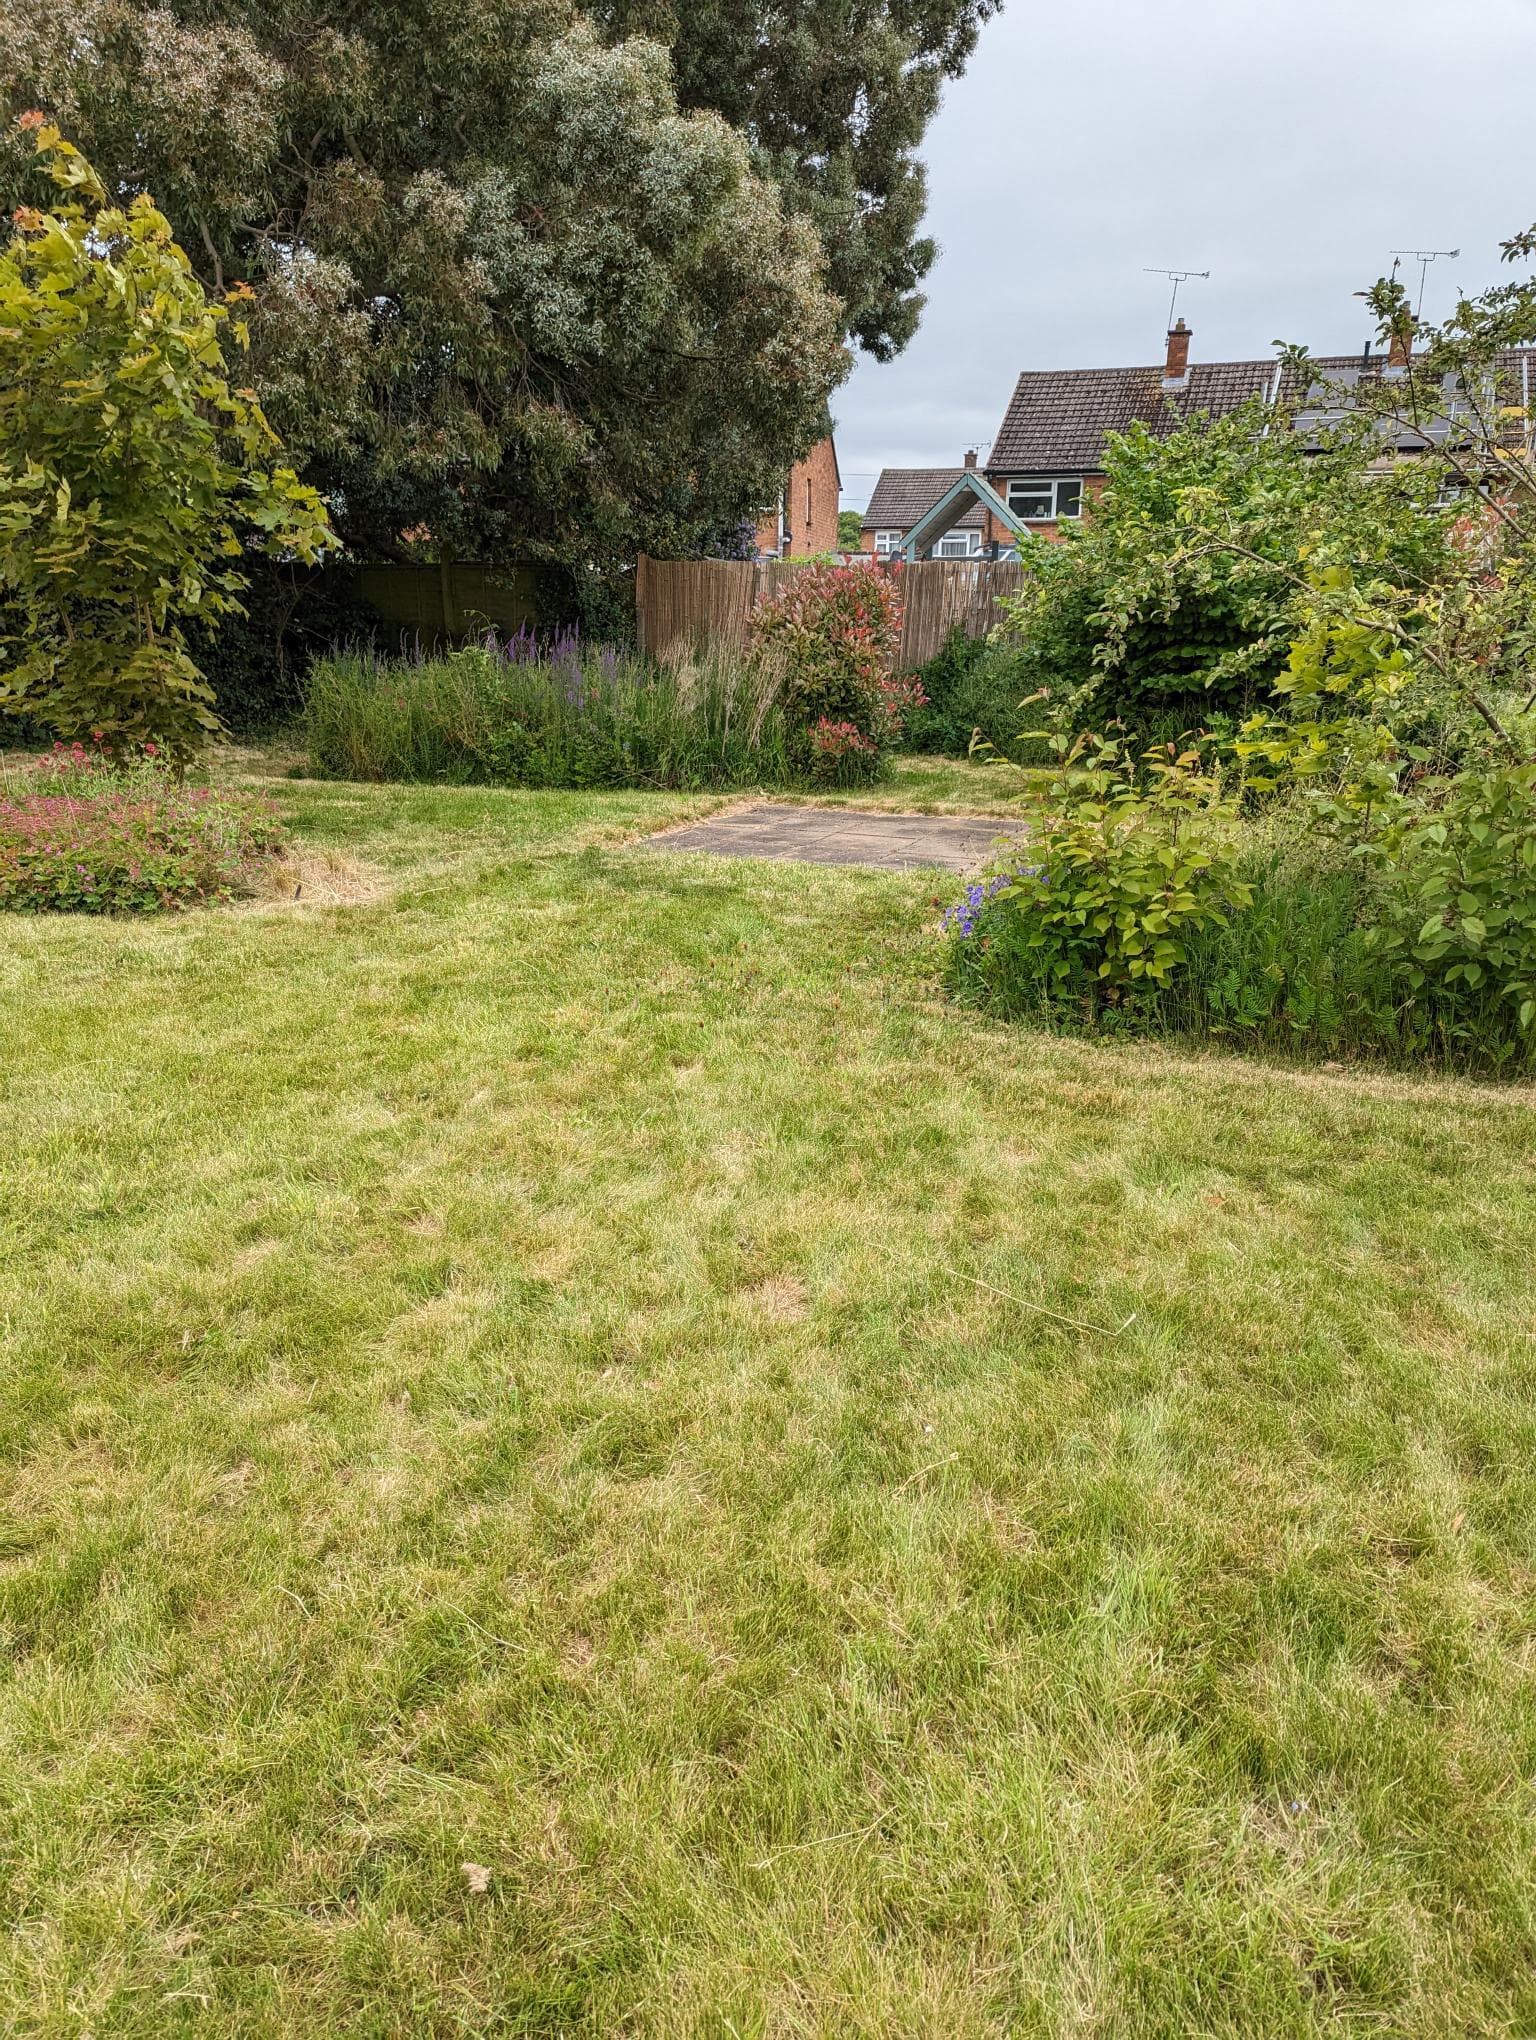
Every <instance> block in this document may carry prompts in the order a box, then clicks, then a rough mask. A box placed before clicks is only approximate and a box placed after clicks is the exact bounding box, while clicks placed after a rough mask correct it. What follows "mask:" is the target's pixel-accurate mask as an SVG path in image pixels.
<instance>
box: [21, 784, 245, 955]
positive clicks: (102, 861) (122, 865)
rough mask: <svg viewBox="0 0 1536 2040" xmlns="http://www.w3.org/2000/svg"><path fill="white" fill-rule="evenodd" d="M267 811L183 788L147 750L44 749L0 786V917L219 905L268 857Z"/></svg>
mask: <svg viewBox="0 0 1536 2040" xmlns="http://www.w3.org/2000/svg"><path fill="white" fill-rule="evenodd" d="M282 840H283V830H282V826H281V824H280V822H279V821H278V819H277V815H276V813H275V811H274V810H273V809H272V808H270V807H269V806H267V805H266V804H264V803H262V802H258V801H254V800H251V799H248V798H244V797H237V796H231V795H228V794H223V793H219V792H215V791H213V790H211V789H209V788H207V787H189V786H187V785H186V784H184V783H183V782H182V781H181V780H179V779H178V778H177V777H176V776H175V775H174V774H173V773H172V772H170V771H169V770H168V769H167V768H166V766H165V764H164V763H163V761H162V760H161V759H160V758H159V757H158V755H157V754H156V751H155V749H154V747H153V746H147V747H146V752H145V754H144V755H142V756H141V757H139V758H138V759H137V760H134V761H133V762H131V763H122V762H119V763H113V762H112V761H111V760H110V759H109V758H108V757H107V756H106V755H105V754H104V752H103V751H102V750H101V749H100V747H94V748H93V750H91V751H88V750H87V749H86V748H85V746H84V745H81V744H74V745H70V746H65V745H63V744H58V745H55V747H54V750H53V752H52V753H51V755H49V756H48V757H45V758H44V759H42V760H41V761H40V763H38V764H37V765H35V766H33V767H31V768H29V769H28V770H27V771H26V772H24V773H12V774H8V775H6V777H5V779H4V780H3V781H0V909H10V910H11V911H13V912H18V913H43V912H49V911H52V912H64V913H84V914H109V913H155V912H158V911H160V910H161V909H163V908H166V907H187V906H193V905H196V904H198V903H200V902H204V901H209V900H219V899H228V898H229V897H231V896H232V895H233V894H234V893H236V892H240V891H242V890H246V889H247V888H248V886H249V883H250V880H251V877H252V874H253V871H254V868H255V867H256V866H257V865H258V864H259V863H260V862H261V860H262V859H263V858H264V857H267V856H269V855H270V854H271V853H272V852H273V851H275V850H276V849H278V848H279V847H280V845H281V843H282Z"/></svg>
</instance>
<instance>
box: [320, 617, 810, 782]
mask: <svg viewBox="0 0 1536 2040" xmlns="http://www.w3.org/2000/svg"><path fill="white" fill-rule="evenodd" d="M303 720H304V730H305V734H306V738H307V742H308V747H309V755H310V760H311V763H312V765H313V768H314V769H315V770H316V771H317V772H319V773H322V774H326V775H330V776H334V777H337V778H347V779H373V780H418V781H438V782H447V783H450V784H453V783H465V784H467V783H474V784H480V785H499V786H546V787H556V786H558V787H599V786H613V787H617V786H654V787H705V786H753V785H759V784H763V783H771V782H773V781H782V780H784V779H786V778H787V777H789V776H790V766H789V762H788V758H787V754H786V748H785V743H784V729H783V717H782V715H781V713H780V710H779V707H778V704H777V701H776V698H775V681H774V677H773V674H772V672H771V671H770V670H769V669H767V668H765V667H764V666H763V665H761V664H760V663H743V662H741V661H739V660H730V659H722V658H712V659H704V660H701V661H698V662H695V663H694V664H692V665H688V666H683V667H680V668H675V669H674V668H670V667H658V666H653V665H650V664H647V663H645V662H643V661H641V660H638V659H634V658H625V657H622V656H621V655H619V654H617V653H615V652H613V651H611V650H609V649H606V648H605V649H601V650H598V651H595V652H594V651H584V650H583V649H582V647H581V645H580V643H579V640H578V639H577V638H576V637H575V636H574V634H567V635H565V636H563V637H561V638H559V639H557V640H556V641H555V643H554V644H553V645H550V646H544V647H540V646H538V645H536V644H534V642H533V641H532V640H531V639H529V638H526V637H524V638H520V639H515V640H512V641H511V642H510V643H500V644H498V643H491V642H488V643H487V644H486V645H484V646H474V647H470V648H468V649H466V650H463V651H459V652H451V653H448V654H445V655H444V656H443V657H440V658H430V659H421V660H404V659H398V660H386V659H381V658H380V657H379V656H378V655H377V654H376V653H374V652H372V651H369V650H354V651H349V652H340V653H335V654H333V655H331V656H330V657H328V658H322V659H320V660H317V661H316V663H315V665H314V667H313V668H312V669H311V672H310V676H309V685H308V690H307V694H306V699H305V706H304V719H303Z"/></svg>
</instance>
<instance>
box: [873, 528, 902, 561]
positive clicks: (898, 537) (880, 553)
mask: <svg viewBox="0 0 1536 2040" xmlns="http://www.w3.org/2000/svg"><path fill="white" fill-rule="evenodd" d="M901 541H902V533H901V532H899V531H877V532H876V533H875V557H876V558H877V559H881V560H888V559H889V558H890V557H891V555H892V553H899V552H900V551H901Z"/></svg>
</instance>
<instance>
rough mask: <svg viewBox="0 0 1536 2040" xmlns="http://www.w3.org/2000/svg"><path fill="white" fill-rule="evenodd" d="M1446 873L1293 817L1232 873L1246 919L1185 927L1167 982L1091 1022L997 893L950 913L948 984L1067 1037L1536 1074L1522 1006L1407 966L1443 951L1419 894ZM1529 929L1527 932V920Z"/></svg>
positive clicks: (1247, 838)
mask: <svg viewBox="0 0 1536 2040" xmlns="http://www.w3.org/2000/svg"><path fill="white" fill-rule="evenodd" d="M1527 840H1532V838H1530V837H1528V838H1527ZM1031 854H1032V855H1035V854H1039V855H1041V856H1042V857H1044V856H1045V855H1048V854H1049V853H1048V852H1046V851H1045V850H1044V849H1043V848H1042V849H1041V850H1040V851H1039V852H1032V853H1031ZM1515 854H1516V855H1517V856H1518V855H1519V854H1520V853H1519V852H1518V851H1516V852H1515ZM1421 855H1422V857H1423V862H1422V863H1421V862H1420V858H1421ZM1437 863H1438V858H1437V856H1436V855H1435V852H1434V846H1433V845H1432V844H1429V843H1426V844H1424V845H1423V846H1421V848H1420V849H1419V850H1416V851H1414V852H1410V853H1409V855H1408V857H1407V858H1405V860H1404V861H1403V863H1402V864H1401V865H1400V866H1396V867H1394V866H1391V865H1382V866H1377V865H1373V864H1371V863H1370V862H1368V861H1365V860H1362V859H1361V858H1359V857H1357V856H1354V855H1352V854H1351V852H1350V850H1349V848H1348V847H1347V846H1346V845H1344V844H1341V843H1338V842H1336V841H1334V840H1331V839H1329V838H1327V837H1325V836H1321V835H1319V834H1318V832H1317V831H1316V829H1315V828H1314V827H1313V826H1311V817H1310V815H1309V813H1308V812H1307V810H1306V809H1305V808H1304V807H1302V806H1300V805H1298V804H1296V803H1290V804H1288V805H1286V806H1285V807H1284V808H1281V809H1279V810H1276V811H1274V812H1271V813H1269V814H1267V815H1266V816H1264V817H1263V818H1262V819H1261V820H1260V821H1258V822H1257V823H1250V824H1248V825H1247V826H1246V827H1245V828H1244V830H1243V832H1242V840H1241V844H1240V847H1239V848H1238V849H1237V850H1236V852H1235V854H1234V856H1233V861H1232V866H1231V870H1232V876H1233V878H1234V879H1235V881H1236V884H1237V886H1238V887H1239V888H1240V889H1241V890H1240V892H1238V894H1237V897H1238V899H1239V900H1245V901H1246V903H1245V904H1241V905H1239V906H1237V907H1236V908H1235V910H1233V911H1230V912H1226V913H1224V914H1222V915H1220V916H1213V917H1211V918H1209V919H1206V920H1203V921H1201V922H1200V923H1199V924H1198V925H1188V924H1186V927H1185V930H1184V937H1183V957H1182V961H1181V962H1180V963H1179V965H1178V967H1177V969H1176V970H1174V971H1172V972H1170V974H1169V975H1168V977H1167V979H1166V981H1165V982H1163V983H1161V984H1148V985H1146V986H1144V987H1143V988H1142V989H1141V990H1140V992H1139V993H1138V994H1137V995H1136V996H1134V997H1131V998H1122V999H1120V1000H1119V1001H1116V1002H1113V1003H1105V1002H1102V1001H1101V1002H1100V1003H1099V1005H1098V1006H1097V1008H1096V1009H1094V1010H1092V1011H1090V1010H1089V1009H1087V1008H1085V1006H1084V1005H1083V1003H1082V1002H1081V1001H1080V1000H1077V1001H1074V1000H1071V999H1061V998H1057V997H1054V996H1052V993H1051V988H1050V986H1049V985H1048V984H1046V983H1044V982H1042V978H1041V973H1040V970H1039V952H1038V947H1037V946H1036V945H1035V944H1033V943H1031V942H1030V941H1029V940H1028V936H1029V932H1030V931H1029V929H1028V926H1027V923H1026V919H1025V916H1024V915H1023V913H1022V912H1021V906H1020V902H1021V900H1022V899H1023V897H1024V896H1023V895H1014V896H1011V897H1008V898H1004V897H1001V894H1002V891H1003V888H1002V887H1001V886H1000V885H999V884H998V883H997V881H996V880H989V881H982V882H981V883H980V884H978V885H976V886H973V887H972V888H970V890H969V892H968V893H967V894H966V895H965V896H964V897H963V898H962V900H961V901H960V903H959V905H958V906H957V907H955V908H952V909H951V910H950V915H949V917H948V925H949V928H950V930H951V934H952V944H951V956H950V964H949V968H950V976H951V982H952V985H953V987H954V989H955V991H956V993H957V994H958V995H959V996H960V997H962V998H964V999H966V1000H967V1001H969V1002H972V1003H975V1004H979V1005H983V1006H985V1007H986V1008H987V1009H988V1010H990V1011H992V1012H994V1013H997V1014H998V1015H999V1016H1000V1017H1003V1018H1008V1019H1020V1020H1030V1021H1034V1022H1035V1023H1037V1024H1041V1023H1043V1024H1047V1025H1054V1026H1058V1027H1063V1028H1073V1029H1075V1028H1081V1027H1082V1026H1084V1025H1085V1024H1093V1025H1098V1026H1108V1027H1111V1028H1116V1029H1120V1030H1123V1031H1129V1032H1134V1033H1137V1034H1141V1035H1146V1036H1162V1037H1174V1038H1184V1039H1191V1040H1201V1039H1214V1040H1218V1041H1226V1042H1229V1043H1231V1044H1232V1045H1233V1046H1235V1047H1247V1048H1263V1049H1266V1050H1271V1051H1275V1052H1278V1053H1282V1054H1287V1055H1300V1056H1307V1057H1311V1058H1314V1059H1315V1058H1318V1057H1324V1056H1332V1057H1340V1056H1351V1057H1368V1058H1373V1059H1380V1060H1384V1061H1390V1062H1394V1063H1409V1062H1422V1061H1433V1062H1438V1063H1442V1064H1445V1065H1447V1066H1450V1067H1459V1068H1463V1069H1470V1070H1485V1071H1495V1070H1504V1071H1520V1070H1529V1069H1531V1068H1532V1067H1536V1028H1533V1027H1532V1026H1530V1025H1527V1026H1522V1025H1521V1021H1520V1005H1519V1003H1517V1001H1516V999H1515V997H1514V996H1513V994H1509V993H1505V992H1503V991H1501V989H1500V987H1499V986H1497V985H1496V984H1495V983H1494V981H1493V979H1492V977H1491V975H1490V973H1489V972H1488V970H1487V968H1486V964H1485V966H1484V970H1483V973H1482V975H1481V977H1480V979H1479V980H1478V981H1477V982H1475V983H1471V984H1469V983H1467V982H1466V981H1465V973H1463V974H1462V976H1461V977H1460V978H1458V979H1456V980H1454V981H1451V982H1446V980H1447V978H1448V977H1449V973H1450V971H1451V970H1452V969H1454V968H1455V964H1454V962H1452V961H1450V960H1449V958H1450V951H1449V949H1448V950H1447V951H1446V958H1447V960H1446V962H1445V965H1444V968H1443V969H1441V970H1430V969H1426V968H1425V967H1424V965H1423V964H1422V963H1419V962H1418V961H1417V960H1416V959H1414V958H1413V957H1412V955H1411V947H1412V945H1413V943H1414V942H1415V941H1416V938H1418V937H1419V936H1420V935H1421V934H1423V935H1425V936H1426V940H1429V939H1433V936H1432V931H1429V930H1428V929H1427V926H1426V915H1425V912H1424V903H1423V898H1422V883H1423V880H1424V879H1425V878H1427V877H1429V873H1430V867H1431V866H1433V865H1435V864H1437ZM1441 876H1442V877H1443V873H1442V874H1441ZM1443 913H1444V909H1442V914H1441V916H1438V917H1436V918H1437V922H1441V921H1443ZM1525 919H1526V925H1527V927H1528V926H1529V911H1528V910H1527V912H1526V916H1525ZM1475 933H1476V931H1475V930H1474V931H1472V934H1473V936H1475ZM1459 939H1461V940H1463V941H1464V940H1467V939H1468V938H1467V936H1466V935H1465V933H1459ZM1474 960H1476V959H1474ZM1416 970H1421V971H1422V972H1423V976H1422V978H1421V979H1420V980H1419V981H1418V982H1417V983H1416V982H1415V981H1414V973H1415V971H1416Z"/></svg>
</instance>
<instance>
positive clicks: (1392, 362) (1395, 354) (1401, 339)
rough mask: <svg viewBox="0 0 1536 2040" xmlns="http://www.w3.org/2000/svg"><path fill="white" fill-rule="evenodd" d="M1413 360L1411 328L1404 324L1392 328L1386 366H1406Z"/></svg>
mask: <svg viewBox="0 0 1536 2040" xmlns="http://www.w3.org/2000/svg"><path fill="white" fill-rule="evenodd" d="M1412 362H1413V328H1412V326H1404V327H1403V328H1402V329H1401V330H1400V331H1399V330H1394V332H1393V334H1392V345H1391V347H1390V348H1389V349H1388V350H1387V366H1388V368H1408V367H1409V366H1411V364H1412Z"/></svg>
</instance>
